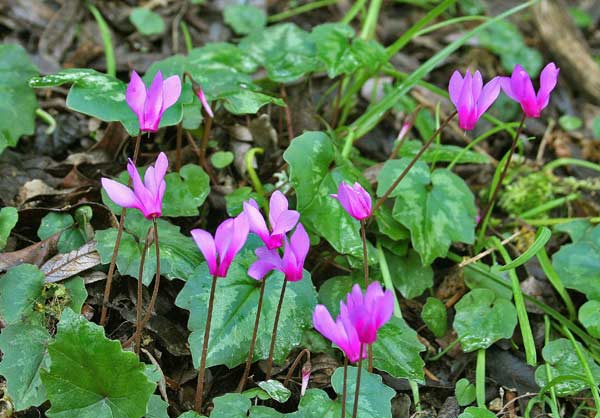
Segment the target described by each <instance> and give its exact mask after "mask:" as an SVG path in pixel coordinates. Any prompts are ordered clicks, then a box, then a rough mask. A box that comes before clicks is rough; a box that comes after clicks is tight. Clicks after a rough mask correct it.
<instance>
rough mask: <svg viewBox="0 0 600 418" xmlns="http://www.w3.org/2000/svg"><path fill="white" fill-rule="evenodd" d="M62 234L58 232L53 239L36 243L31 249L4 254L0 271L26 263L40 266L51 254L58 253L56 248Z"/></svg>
mask: <svg viewBox="0 0 600 418" xmlns="http://www.w3.org/2000/svg"><path fill="white" fill-rule="evenodd" d="M61 234H62V232H57V233H56V234H54V235H52V236H51V237H48V238H46V239H45V240H43V241H40V242H36V243H35V244H33V245H30V246H29V247H25V248H23V249H20V250H18V251H13V252H10V253H3V254H2V259H1V260H0V271H5V270H8V269H9V268H11V267H14V266H18V265H19V264H25V263H28V264H35V265H36V266H39V265H40V264H42V263H43V262H44V260H46V259H47V258H48V257H49V256H50V254H54V253H56V246H57V244H58V239H59V238H60V235H61Z"/></svg>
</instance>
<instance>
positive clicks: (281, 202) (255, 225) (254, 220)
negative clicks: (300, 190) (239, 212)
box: [244, 190, 300, 250]
mask: <svg viewBox="0 0 600 418" xmlns="http://www.w3.org/2000/svg"><path fill="white" fill-rule="evenodd" d="M269 208H270V209H269V223H270V224H271V230H272V232H270V231H269V228H267V224H266V222H265V218H264V217H263V215H262V214H261V213H260V210H259V208H258V204H257V203H256V201H255V200H254V199H250V200H249V201H248V202H244V212H246V215H248V221H249V222H250V232H253V233H255V234H256V235H258V236H259V237H260V238H261V239H262V240H263V242H264V243H265V245H266V246H267V248H268V249H269V250H272V249H274V248H279V247H281V245H282V244H283V237H285V234H286V233H287V232H289V231H291V230H292V229H294V227H295V226H296V224H297V223H298V219H300V214H299V213H298V212H297V211H295V210H289V209H288V200H287V198H286V197H285V195H284V194H283V193H281V192H280V191H279V190H276V191H275V192H274V193H273V194H272V195H271V200H270V202H269Z"/></svg>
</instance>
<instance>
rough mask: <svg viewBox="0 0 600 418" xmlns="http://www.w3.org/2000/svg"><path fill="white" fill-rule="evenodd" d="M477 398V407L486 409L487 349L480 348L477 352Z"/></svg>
mask: <svg viewBox="0 0 600 418" xmlns="http://www.w3.org/2000/svg"><path fill="white" fill-rule="evenodd" d="M475 396H476V398H477V406H478V407H480V408H485V348H480V349H479V351H477V366H476V368H475Z"/></svg>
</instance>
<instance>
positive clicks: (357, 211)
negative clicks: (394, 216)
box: [330, 181, 371, 221]
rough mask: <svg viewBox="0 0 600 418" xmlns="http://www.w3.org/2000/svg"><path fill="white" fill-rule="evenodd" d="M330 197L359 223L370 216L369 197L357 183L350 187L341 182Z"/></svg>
mask: <svg viewBox="0 0 600 418" xmlns="http://www.w3.org/2000/svg"><path fill="white" fill-rule="evenodd" d="M330 196H331V197H333V198H335V199H337V200H339V201H340V204H341V205H342V207H343V208H344V209H345V210H346V212H348V213H349V214H350V216H352V217H353V218H354V219H357V220H359V221H361V220H363V219H366V218H368V217H369V216H371V196H370V195H369V193H368V192H367V191H366V190H365V189H364V188H363V187H362V186H361V185H360V184H359V183H354V185H353V186H350V185H348V184H346V183H345V182H343V181H342V182H341V183H340V184H339V186H338V192H337V194H332V195H330Z"/></svg>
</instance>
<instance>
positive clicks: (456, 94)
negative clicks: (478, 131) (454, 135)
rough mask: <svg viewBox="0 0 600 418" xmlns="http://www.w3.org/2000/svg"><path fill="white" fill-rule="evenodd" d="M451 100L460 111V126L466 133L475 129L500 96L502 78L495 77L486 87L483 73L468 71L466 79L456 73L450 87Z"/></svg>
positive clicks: (451, 79)
mask: <svg viewBox="0 0 600 418" xmlns="http://www.w3.org/2000/svg"><path fill="white" fill-rule="evenodd" d="M448 92H449V93H450V100H451V101H452V103H454V106H456V110H457V111H458V126H460V127H461V128H462V129H464V130H465V131H470V130H472V129H473V128H475V124H477V121H478V120H479V118H480V117H481V115H483V114H484V113H485V111H486V110H488V109H489V107H490V106H491V105H492V103H494V101H495V100H496V99H497V98H498V95H499V94H500V77H494V78H492V79H491V80H490V81H488V83H487V84H486V85H485V86H484V85H483V79H482V78H481V73H480V72H479V71H475V74H473V75H471V71H470V70H467V72H466V73H465V77H464V78H463V77H462V76H461V75H460V72H458V71H454V74H452V77H451V78H450V84H449V85H448Z"/></svg>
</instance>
